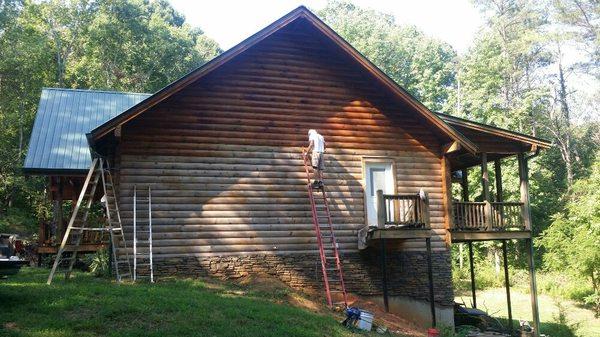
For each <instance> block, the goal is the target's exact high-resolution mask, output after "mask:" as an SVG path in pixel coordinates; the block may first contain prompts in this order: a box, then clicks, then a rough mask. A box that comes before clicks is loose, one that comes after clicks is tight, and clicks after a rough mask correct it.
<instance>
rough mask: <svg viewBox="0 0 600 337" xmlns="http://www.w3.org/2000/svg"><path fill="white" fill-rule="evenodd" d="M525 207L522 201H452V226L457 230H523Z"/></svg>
mask: <svg viewBox="0 0 600 337" xmlns="http://www.w3.org/2000/svg"><path fill="white" fill-rule="evenodd" d="M524 212H525V207H524V204H523V203H522V202H487V201H484V202H454V203H453V217H454V224H453V225H454V227H453V229H457V230H478V231H502V230H524V229H527V228H525V219H524Z"/></svg>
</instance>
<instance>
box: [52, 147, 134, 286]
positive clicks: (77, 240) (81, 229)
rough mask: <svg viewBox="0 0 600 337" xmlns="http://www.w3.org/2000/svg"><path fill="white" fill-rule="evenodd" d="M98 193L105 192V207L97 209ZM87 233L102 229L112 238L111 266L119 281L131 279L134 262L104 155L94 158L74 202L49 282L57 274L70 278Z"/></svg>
mask: <svg viewBox="0 0 600 337" xmlns="http://www.w3.org/2000/svg"><path fill="white" fill-rule="evenodd" d="M97 195H103V197H102V199H101V204H102V207H97V208H95V207H94V206H95V203H94V197H95V196H97ZM102 212H103V213H104V214H103V215H102ZM97 216H100V217H102V216H103V217H104V219H105V221H94V220H93V219H94V218H97ZM86 232H100V233H101V234H102V238H103V239H104V240H105V239H108V240H109V243H110V247H111V262H112V265H111V267H112V271H113V274H114V275H115V277H116V279H117V281H119V282H121V281H123V280H125V279H131V277H132V273H131V264H130V260H129V254H128V251H127V244H126V242H125V237H124V233H123V226H122V222H121V215H120V214H119V206H118V204H117V196H116V193H115V186H114V181H113V178H112V174H111V170H110V167H109V164H108V162H107V161H106V160H105V159H104V158H102V157H96V158H94V159H93V160H92V165H91V166H90V169H89V171H88V173H87V176H86V179H85V181H84V183H83V187H82V189H81V193H80V194H79V198H78V199H77V203H76V204H75V205H74V208H73V213H72V214H71V218H70V220H69V224H68V226H67V229H66V231H65V235H64V236H63V239H62V242H61V245H60V247H59V249H58V253H57V254H56V258H55V260H54V264H53V265H52V270H51V271H50V275H49V276H48V281H47V283H48V284H51V283H52V280H53V279H54V277H55V275H56V273H64V274H65V279H69V277H70V275H71V272H72V271H73V266H74V265H75V262H76V261H77V254H78V252H79V247H80V244H81V241H82V240H81V239H82V237H83V236H84V234H85V233H86Z"/></svg>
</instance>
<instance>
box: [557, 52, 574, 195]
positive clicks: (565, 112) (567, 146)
mask: <svg viewBox="0 0 600 337" xmlns="http://www.w3.org/2000/svg"><path fill="white" fill-rule="evenodd" d="M558 54H559V58H558V81H559V83H558V84H559V88H558V100H559V103H560V112H561V116H560V118H559V123H560V122H561V120H562V122H563V124H564V132H563V138H564V139H563V140H562V141H561V142H560V143H561V147H562V148H561V154H562V157H563V160H564V162H565V168H566V170H567V182H568V185H569V189H570V188H571V185H573V180H574V173H573V159H572V158H573V157H572V145H571V116H570V111H569V103H568V102H567V95H568V94H567V82H566V80H565V73H564V70H563V66H562V55H561V51H560V45H559V46H558ZM559 127H560V125H559Z"/></svg>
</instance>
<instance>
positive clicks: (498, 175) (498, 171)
mask: <svg viewBox="0 0 600 337" xmlns="http://www.w3.org/2000/svg"><path fill="white" fill-rule="evenodd" d="M494 175H495V179H496V202H502V200H504V198H503V196H502V194H503V190H502V163H501V161H500V159H497V160H494Z"/></svg>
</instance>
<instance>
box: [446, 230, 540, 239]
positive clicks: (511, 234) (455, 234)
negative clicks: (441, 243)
mask: <svg viewBox="0 0 600 337" xmlns="http://www.w3.org/2000/svg"><path fill="white" fill-rule="evenodd" d="M450 236H451V238H452V242H468V241H488V240H513V239H530V238H531V231H529V230H515V231H508V230H500V231H493V232H489V231H485V230H481V231H461V230H451V231H450Z"/></svg>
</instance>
